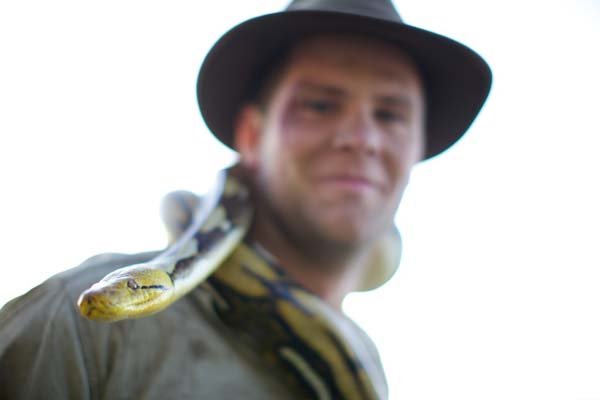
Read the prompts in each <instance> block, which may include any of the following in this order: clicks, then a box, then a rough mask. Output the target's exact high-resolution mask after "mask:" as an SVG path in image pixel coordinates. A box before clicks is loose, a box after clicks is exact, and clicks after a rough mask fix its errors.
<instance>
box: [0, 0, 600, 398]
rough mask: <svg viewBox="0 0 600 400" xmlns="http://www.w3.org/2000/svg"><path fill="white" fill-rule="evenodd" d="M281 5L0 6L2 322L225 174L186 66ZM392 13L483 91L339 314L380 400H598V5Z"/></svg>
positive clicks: (144, 233) (137, 237) (410, 6)
mask: <svg viewBox="0 0 600 400" xmlns="http://www.w3.org/2000/svg"><path fill="white" fill-rule="evenodd" d="M209 4H210V6H209ZM285 4H286V2H285V1H281V0H269V1H267V0H261V1H255V2H251V1H247V0H246V1H224V0H223V1H219V2H200V1H194V2H192V1H173V2H164V1H163V2H157V1H148V0H145V1H140V0H135V1H133V0H132V1H104V2H92V1H84V0H71V1H69V0H55V1H51V2H48V1H41V0H38V1H33V0H21V1H18V2H17V1H16V0H14V1H10V0H9V1H3V2H2V3H0V135H1V136H0V174H1V189H2V194H1V196H0V201H1V204H0V224H1V225H0V243H2V248H1V250H2V256H1V260H2V263H1V264H0V305H2V304H4V303H5V302H7V301H8V300H9V299H10V298H12V297H15V296H17V295H20V294H22V293H24V292H25V291H26V290H28V289H29V288H31V287H32V286H34V285H36V284H38V283H40V282H42V281H43V280H44V279H46V278H47V277H48V276H50V275H52V274H54V273H56V272H59V271H61V270H63V269H66V268H69V267H71V266H75V265H76V264H78V263H79V262H81V261H82V260H83V259H85V258H87V257H88V256H91V255H92V254H96V253H100V252H106V251H120V252H137V251H143V250H149V249H159V248H162V247H163V246H164V245H165V242H166V237H165V234H164V232H163V230H162V226H161V222H160V219H159V214H158V207H159V204H160V199H161V198H162V196H163V195H164V194H165V193H167V192H169V191H171V190H175V189H188V190H193V191H199V192H201V191H204V190H205V189H206V188H207V185H208V184H209V182H210V179H211V177H212V176H213V175H214V173H215V172H216V171H217V170H219V169H220V168H222V167H223V166H225V165H227V164H228V163H230V162H231V161H232V160H233V159H234V158H233V155H232V154H231V153H228V152H227V151H225V150H224V148H223V147H222V146H220V145H219V144H218V143H217V142H216V141H215V140H214V139H212V138H211V136H210V135H209V134H208V132H207V130H206V127H205V126H204V124H203V122H202V120H201V118H200V116H199V113H198V111H197V106H196V99H195V82H196V74H197V71H198V67H199V65H200V63H201V61H202V59H203V56H204V54H205V53H206V51H207V50H208V49H209V47H210V46H211V44H212V43H213V42H214V41H215V40H216V39H217V38H218V37H219V36H220V35H221V34H222V33H223V32H225V31H226V30H227V29H228V28H230V27H231V26H233V24H234V23H237V22H241V21H242V20H245V19H247V18H249V17H251V16H255V15H258V14H261V13H264V12H270V11H276V10H278V9H280V8H281V7H283V6H284V5H285ZM397 6H398V8H399V10H400V12H401V13H402V14H403V16H404V18H405V20H406V21H407V22H409V23H411V24H414V25H417V26H421V27H424V28H427V29H430V30H433V31H436V32H439V33H442V34H445V35H448V36H450V37H453V38H455V39H457V40H459V41H462V42H464V43H465V44H467V45H469V46H471V47H473V48H475V49H476V50H477V51H479V52H480V53H481V54H482V55H483V56H484V57H485V58H486V59H487V60H488V61H489V63H490V64H491V66H492V69H493V71H494V86H493V90H492V93H491V96H490V99H489V101H488V103H487V104H486V106H485V108H484V110H483V112H482V114H481V115H480V117H479V118H478V119H477V121H476V122H475V124H474V125H473V127H472V129H471V130H470V131H469V133H468V134H467V135H466V136H465V138H464V140H462V141H461V142H460V143H459V144H458V145H456V146H455V147H454V148H453V149H452V150H451V151H449V152H447V153H445V154H444V155H442V156H440V157H437V158H435V159H434V160H431V161H428V162H425V163H423V164H421V165H419V166H418V167H417V169H416V171H415V172H414V175H413V179H412V183H411V186H410V188H409V190H408V192H407V194H406V197H405V201H404V202H403V204H402V206H401V210H400V212H399V213H398V216H397V223H398V225H399V227H400V229H401V231H402V233H403V236H404V242H405V253H404V259H403V261H402V264H401V267H400V269H399V272H398V273H397V275H396V276H395V277H394V278H393V279H392V280H391V281H390V282H389V283H388V284H386V285H385V286H384V287H382V288H381V289H379V290H376V291H374V292H370V293H367V294H361V295H352V296H351V297H350V298H349V299H348V300H347V302H346V303H345V308H346V310H347V312H348V313H349V314H350V315H351V316H352V317H353V318H355V319H356V320H357V321H358V322H359V323H360V324H361V325H362V326H363V327H364V328H365V329H366V330H367V331H368V332H369V334H370V335H371V336H372V338H373V339H374V340H375V342H376V343H377V344H378V346H379V349H380V352H381V355H382V358H383V362H384V364H385V367H386V369H387V373H388V379H389V384H390V388H391V398H392V399H478V400H479V399H544V400H549V399H600V255H599V252H600V243H599V237H600V232H599V230H600V228H599V226H600V212H599V211H598V205H599V204H600V194H599V191H598V186H599V185H598V183H599V175H600V161H599V156H598V153H599V149H598V145H599V144H600V140H599V139H598V136H599V134H600V123H599V122H598V118H599V114H600V106H599V103H600V101H599V93H600V78H599V75H600V56H599V54H600V1H595V0H580V1H562V2H561V1H520V2H506V1H504V2H483V1H467V0H454V1H450V2H449V1H441V0H440V1H434V0H428V1H426V0H398V1H397ZM273 34H276V32H274V33H273Z"/></svg>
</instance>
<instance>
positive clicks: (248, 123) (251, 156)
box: [233, 104, 263, 168]
mask: <svg viewBox="0 0 600 400" xmlns="http://www.w3.org/2000/svg"><path fill="white" fill-rule="evenodd" d="M262 117H263V115H262V113H261V111H260V110H259V109H258V107H257V106H255V105H253V104H247V105H245V106H243V107H242V109H241V110H240V112H239V113H238V116H237V119H236V123H235V130H234V132H233V135H234V137H233V145H234V147H235V149H236V150H237V152H238V153H239V154H240V162H241V163H242V164H243V165H245V166H246V167H249V168H255V167H256V163H257V161H258V155H259V144H260V139H261V131H262V121H263V118H262Z"/></svg>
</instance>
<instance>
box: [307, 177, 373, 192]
mask: <svg viewBox="0 0 600 400" xmlns="http://www.w3.org/2000/svg"><path fill="white" fill-rule="evenodd" d="M319 183H320V184H323V185H327V186H333V187H336V188H339V189H345V190H349V191H366V190H377V189H378V185H377V184H376V183H375V181H374V180H372V179H369V178H366V177H363V176H357V175H330V176H326V177H322V178H320V179H319Z"/></svg>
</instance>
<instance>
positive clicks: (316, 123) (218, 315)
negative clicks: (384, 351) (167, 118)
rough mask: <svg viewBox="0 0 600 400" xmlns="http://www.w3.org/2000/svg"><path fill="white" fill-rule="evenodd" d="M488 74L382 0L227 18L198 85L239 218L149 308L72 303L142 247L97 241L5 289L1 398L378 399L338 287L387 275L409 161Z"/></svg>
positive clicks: (445, 143) (448, 140) (474, 102)
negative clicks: (385, 249)
mask: <svg viewBox="0 0 600 400" xmlns="http://www.w3.org/2000/svg"><path fill="white" fill-rule="evenodd" d="M490 81H491V74H490V71H489V69H488V67H487V65H486V64H485V62H484V61H483V60H482V59H481V58H480V57H479V56H477V55H476V54H475V53H473V52H472V51H471V50H469V49H467V48H466V47H464V46H462V45H460V44H458V43H456V42H453V41H451V40H450V39H447V38H443V37H441V36H438V35H435V34H432V33H430V32H426V31H422V30H420V29H417V28H414V27H410V26H408V25H404V24H402V23H401V21H400V20H399V17H398V15H397V13H396V11H395V9H394V8H393V6H392V5H391V3H389V2H388V1H384V0H380V1H374V0H346V1H334V0H320V1H301V0H297V1H294V2H292V4H291V5H290V6H289V7H288V9H287V10H286V11H284V12H282V13H276V14H271V15H267V16H262V17H258V18H255V19H253V20H250V21H246V22H245V23H242V24H241V25H239V26H237V27H236V28H234V29H233V30H231V31H230V32H228V33H227V34H225V35H224V36H223V37H222V38H221V39H220V40H219V41H218V42H217V44H216V45H215V46H214V47H213V49H212V50H211V52H210V53H209V54H208V56H207V58H206V60H205V61H204V64H203V66H202V68H201V71H200V75H199V80H198V99H199V103H200V109H201V112H202V114H203V116H204V118H205V121H206V122H207V125H208V126H209V128H210V129H211V130H212V131H213V133H214V134H215V135H216V136H217V137H218V138H219V139H220V140H221V141H222V142H223V143H225V144H226V145H228V146H231V147H233V148H235V149H236V150H237V151H238V152H239V154H240V167H239V169H240V170H241V171H242V174H243V176H244V178H245V181H246V183H247V184H248V185H249V186H250V187H251V190H252V194H253V205H254V208H255V218H254V222H253V224H252V228H251V231H250V233H249V234H248V236H247V237H246V239H245V240H244V242H242V243H240V244H239V246H238V247H237V248H236V249H235V250H234V252H233V253H232V254H231V256H230V257H229V258H228V259H227V260H226V261H225V262H224V263H223V264H222V265H221V266H220V267H219V268H218V269H217V271H216V272H215V273H214V275H213V276H211V277H210V278H209V279H208V281H207V282H206V283H204V284H202V285H200V286H199V287H198V288H197V289H195V290H194V291H192V292H191V293H190V294H189V295H187V296H185V297H184V298H182V299H181V300H180V301H178V302H176V303H175V304H173V305H172V306H171V307H170V308H168V309H166V310H165V311H163V312H161V313H159V314H157V315H155V316H152V317H149V318H144V319H140V320H128V321H124V322H119V323H115V324H98V323H94V322H90V321H87V320H84V319H83V318H81V317H80V316H79V315H78V313H77V311H76V310H75V307H74V303H75V301H76V298H77V296H78V295H79V293H81V291H82V290H84V289H85V288H87V287H88V286H89V285H90V284H92V283H94V282H95V281H97V280H98V279H100V278H101V277H102V276H104V275H105V274H107V273H108V272H110V271H112V270H115V269H117V268H120V267H122V266H126V265H130V264H135V263H140V262H145V261H147V260H150V259H151V258H153V257H154V256H156V254H157V253H147V254H138V255H130V256H125V255H110V254H109V255H101V256H96V257H94V258H92V259H90V260H88V261H87V262H85V263H84V264H83V265H82V266H80V267H78V268H76V269H74V270H71V271H67V272H66V273H64V274H61V275H59V276H57V277H55V278H52V279H50V280H49V281H47V282H46V283H44V284H43V285H41V286H39V287H37V288H35V289H33V290H32V291H31V292H30V293H28V294H27V295H25V296H23V297H21V298H20V299H17V300H15V301H13V302H11V303H9V304H8V305H7V307H6V308H5V309H4V310H3V311H2V314H0V324H1V325H0V334H1V336H0V397H2V398H111V399H113V398H192V397H193V398H211V399H213V398H214V399H221V398H232V399H233V398H236V399H237V398H244V399H267V398H276V399H279V398H285V399H291V398H318V399H329V398H357V399H362V398H386V397H387V389H386V385H385V378H384V375H383V372H382V368H381V365H380V363H379V359H378V356H377V352H376V350H375V348H374V346H373V345H372V344H371V342H370V341H369V340H368V338H367V337H366V335H365V334H364V333H363V332H362V331H361V330H360V329H359V328H358V327H356V326H355V325H354V324H353V323H352V322H351V321H350V320H348V319H347V318H346V317H344V316H343V314H342V313H341V311H340V307H341V302H342V300H343V298H344V297H345V295H346V294H348V293H349V292H351V291H353V290H360V289H364V288H371V287H375V286H377V285H379V284H381V283H382V282H383V281H385V280H386V279H388V278H389V277H390V275H391V274H392V273H393V270H394V269H395V266H392V267H391V268H382V267H381V263H378V262H374V261H373V257H374V254H375V252H374V249H377V248H378V246H379V245H380V243H382V242H385V241H386V240H387V239H388V238H389V237H390V235H392V237H393V232H394V228H393V216H394V213H395V211H396V209H397V207H398V204H399V202H400V199H401V196H402V193H403V191H404V188H405V187H406V185H407V183H408V180H409V175H410V170H411V168H412V166H413V165H414V164H415V163H417V162H419V161H420V160H422V159H425V158H429V157H432V156H434V155H436V154H439V153H440V152H442V151H444V150H445V149H446V148H448V147H449V146H451V145H452V144H453V143H454V142H455V141H456V140H457V139H458V138H459V137H460V136H461V135H462V134H463V133H464V131H465V130H466V129H467V127H468V126H469V125H470V123H471V122H472V120H473V119H474V118H475V116H476V114H477V113H478V111H479V109H480V107H481V106H482V104H483V102H484V100H485V98H486V96H487V93H488V91H489V85H490ZM390 232H392V234H390ZM384 264H385V263H384ZM378 268H379V270H377V269H378ZM382 271H383V272H382ZM373 276H375V278H373Z"/></svg>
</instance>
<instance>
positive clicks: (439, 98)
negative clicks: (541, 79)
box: [197, 0, 492, 158]
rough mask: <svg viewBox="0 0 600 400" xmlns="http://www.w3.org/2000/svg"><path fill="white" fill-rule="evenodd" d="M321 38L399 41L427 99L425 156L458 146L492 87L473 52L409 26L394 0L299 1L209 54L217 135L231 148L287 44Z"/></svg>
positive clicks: (211, 119) (203, 95) (201, 94)
mask: <svg viewBox="0 0 600 400" xmlns="http://www.w3.org/2000/svg"><path fill="white" fill-rule="evenodd" d="M318 33H351V34H359V35H366V36H370V37H374V38H380V39H382V40H384V41H386V42H388V43H392V44H396V45H398V47H399V48H401V49H402V50H404V51H405V52H407V53H408V54H410V55H411V56H412V58H413V59H414V60H415V62H416V63H417V66H418V68H419V70H420V72H421V75H422V78H423V81H424V83H425V93H426V98H427V109H426V112H427V117H426V124H427V125H426V134H427V145H426V150H425V156H424V158H430V157H433V156H435V155H437V154H439V153H441V152H442V151H444V150H446V149H447V148H448V147H450V146H451V145H452V144H454V143H455V142H456V141H457V140H458V139H459V138H460V137H461V136H462V135H463V134H464V133H465V131H466V130H467V128H468V127H469V126H470V125H471V123H472V122H473V120H474V119H475V117H476V116H477V114H478V112H479V110H480V109H481V107H482V105H483V103H484V101H485V99H486V98H487V95H488V93H489V90H490V86H491V81H492V73H491V71H490V68H489V66H488V65H487V63H486V62H485V61H484V60H483V58H481V57H480V56H479V55H478V54H477V53H475V52H474V51H473V50H471V49H469V48H468V47H466V46H465V45H463V44H461V43H458V42H456V41H454V40H452V39H449V38H447V37H444V36H441V35H438V34H436V33H433V32H429V31H426V30H423V29H420V28H416V27H414V26H411V25H408V24H405V23H404V22H403V21H402V19H401V18H400V15H399V14H398V12H397V11H396V9H395V8H394V5H393V4H392V2H391V1H389V0H295V1H292V2H291V4H290V5H289V6H288V7H287V8H286V9H285V10H284V11H282V12H278V13H274V14H267V15H263V16H260V17H256V18H253V19H250V20H248V21H246V22H243V23H241V24H239V25H237V26H235V27H234V28H233V29H231V30H230V31H229V32H227V33H225V34H224V35H223V36H222V37H221V38H220V39H219V40H218V41H217V42H216V43H215V45H214V46H213V47H212V49H211V50H210V51H209V52H208V54H207V56H206V58H205V59H204V62H203V64H202V67H201V68H200V74H199V76H198V86H197V94H198V103H199V105H200V111H201V113H202V116H203V117H204V120H205V122H206V124H207V126H208V127H209V129H210V130H211V131H212V132H213V134H214V135H215V136H216V137H217V138H218V139H219V140H220V141H221V142H223V143H224V144H225V145H227V146H228V147H230V148H233V130H234V121H235V118H236V115H237V113H238V111H239V110H240V108H241V106H242V105H243V104H244V103H245V102H247V101H248V100H250V98H249V96H251V95H252V93H253V92H254V91H255V90H256V85H257V82H259V81H261V79H262V75H263V74H264V73H265V72H266V71H268V70H269V66H270V65H272V64H273V63H274V62H276V61H277V60H276V57H277V56H278V55H281V54H282V52H284V51H285V50H286V49H287V48H289V46H290V45H291V44H293V43H295V42H297V41H298V40H301V39H302V38H305V37H308V36H311V35H314V34H318Z"/></svg>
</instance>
